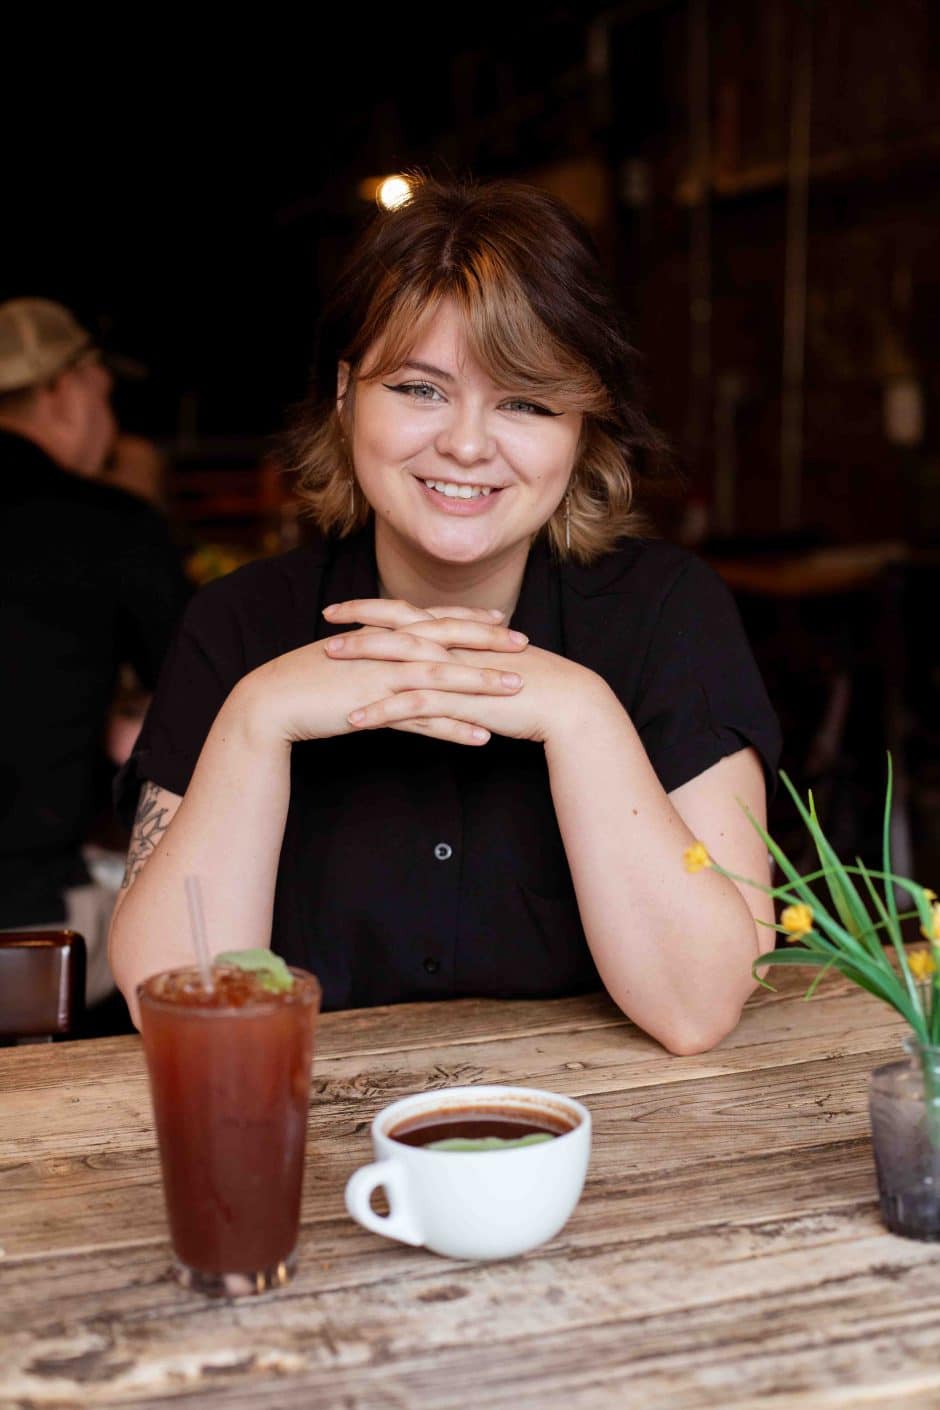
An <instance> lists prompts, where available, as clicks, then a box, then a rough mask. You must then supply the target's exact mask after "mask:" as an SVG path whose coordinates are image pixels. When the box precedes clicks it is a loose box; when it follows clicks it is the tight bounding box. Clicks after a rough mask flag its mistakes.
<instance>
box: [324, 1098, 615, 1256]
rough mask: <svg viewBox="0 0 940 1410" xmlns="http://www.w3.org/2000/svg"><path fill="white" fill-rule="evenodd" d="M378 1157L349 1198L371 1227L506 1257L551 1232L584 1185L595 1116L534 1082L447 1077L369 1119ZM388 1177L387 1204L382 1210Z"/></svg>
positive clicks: (462, 1252)
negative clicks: (376, 1196)
mask: <svg viewBox="0 0 940 1410" xmlns="http://www.w3.org/2000/svg"><path fill="white" fill-rule="evenodd" d="M372 1145H373V1148H374V1150H375V1156H376V1159H375V1161H374V1163H373V1164H371V1165H365V1166H363V1167H362V1169H361V1170H357V1171H356V1172H355V1174H353V1175H352V1176H351V1177H350V1180H349V1183H348V1184H347V1186H346V1208H347V1209H348V1210H349V1213H350V1214H351V1215H352V1216H353V1218H354V1219H357V1220H358V1221H359V1223H360V1224H364V1225H365V1227H366V1228H367V1229H371V1230H372V1231H373V1232H374V1233H377V1234H384V1235H385V1236H386V1237H387V1238H391V1239H400V1240H401V1241H402V1242H403V1243H408V1244H421V1245H424V1246H425V1247H426V1248H429V1249H432V1250H433V1251H434V1252H435V1253H442V1254H446V1255H447V1256H449V1257H451V1258H508V1257H510V1256H511V1255H513V1254H517V1253H524V1252H525V1251H526V1250H527V1249H530V1248H535V1247H536V1245H537V1244H540V1243H544V1242H545V1240H546V1239H550V1238H553V1237H554V1236H555V1235H556V1234H557V1233H558V1232H559V1231H560V1230H561V1229H562V1228H563V1226H564V1224H565V1223H566V1221H567V1220H568V1218H569V1217H570V1215H571V1212H572V1210H573V1209H574V1207H575V1205H576V1204H577V1202H578V1200H579V1198H580V1196H581V1190H582V1188H583V1186H584V1177H585V1174H586V1172H587V1165H588V1157H589V1155H590V1150H591V1116H590V1112H588V1110H587V1108H586V1107H584V1106H582V1105H581V1103H580V1102H576V1101H574V1100H573V1099H572V1098H571V1097H564V1096H559V1095H558V1093H556V1092H542V1091H538V1090H536V1089H534V1088H531V1087H450V1088H444V1089H443V1090H441V1091H437V1092H426V1093H422V1094H421V1095H420V1096H414V1097H405V1098H404V1099H403V1100H402V1101H398V1102H393V1103H392V1105H391V1106H387V1107H385V1109H384V1110H383V1111H380V1112H379V1114H378V1116H377V1117H376V1118H375V1120H374V1121H373V1123H372ZM380 1186H381V1187H383V1188H384V1189H385V1192H386V1194H387V1196H388V1201H389V1206H390V1213H389V1214H388V1215H386V1216H383V1215H379V1214H376V1213H375V1211H374V1210H373V1209H372V1206H371V1204H370V1199H371V1196H372V1193H373V1192H374V1191H375V1190H376V1189H377V1188H378V1187H380Z"/></svg>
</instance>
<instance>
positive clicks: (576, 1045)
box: [0, 986, 904, 1166]
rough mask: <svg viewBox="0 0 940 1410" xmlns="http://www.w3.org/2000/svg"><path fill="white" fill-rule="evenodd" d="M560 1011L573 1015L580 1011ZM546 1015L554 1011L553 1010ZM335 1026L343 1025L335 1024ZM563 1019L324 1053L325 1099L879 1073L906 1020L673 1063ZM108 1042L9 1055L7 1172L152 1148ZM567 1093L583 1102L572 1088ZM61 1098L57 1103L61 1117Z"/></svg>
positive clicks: (131, 1077)
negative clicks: (501, 1031)
mask: <svg viewBox="0 0 940 1410" xmlns="http://www.w3.org/2000/svg"><path fill="white" fill-rule="evenodd" d="M561 1002H562V1003H564V1004H565V1005H566V1006H567V1005H569V1004H570V1003H571V1002H573V1001H568V1000H563V1001H561ZM578 1002H581V1001H578ZM820 1005H822V1006H823V1007H822V1008H820V1007H819V1006H820ZM423 1007H426V1008H439V1007H440V1005H424V1006H423ZM509 1007H513V1006H512V1005H510V1006H509ZM539 1007H540V1008H541V1009H542V1010H543V1011H544V1009H545V1008H546V1007H547V1006H545V1005H541V1006H539ZM398 1012H399V1015H400V1012H401V1011H400V1010H399V1011H398ZM589 1013H590V1010H588V1011H587V1014H589ZM823 1014H825V1021H822V1015H823ZM355 1016H356V1017H358V1015H355ZM331 1017H334V1015H326V1018H327V1019H329V1018H331ZM562 1021H563V1023H564V1024H565V1026H564V1027H563V1028H562V1030H561V1031H560V1032H558V1031H555V1030H553V1029H552V1028H551V1027H550V1026H548V1024H547V1021H546V1023H545V1026H544V1027H543V1028H542V1029H541V1030H540V1029H539V1028H538V1027H537V1028H536V1031H535V1032H534V1033H531V1034H526V1035H524V1036H523V1037H520V1038H517V1039H514V1040H512V1041H511V1042H497V1041H496V1040H493V1039H488V1038H484V1039H482V1040H481V1039H480V1038H479V1036H478V1034H477V1033H473V1034H471V1035H470V1036H468V1038H467V1039H466V1040H465V1041H464V1042H463V1043H462V1044H461V1045H459V1055H458V1053H457V1052H455V1049H456V1048H457V1045H456V1044H455V1043H453V1042H451V1041H448V1042H447V1043H445V1044H441V1045H439V1046H436V1047H435V1046H428V1045H421V1046H418V1045H415V1044H409V1045H408V1046H404V1047H401V1048H398V1049H392V1048H390V1049H388V1050H387V1051H385V1052H383V1053H382V1054H379V1055H376V1054H374V1053H373V1054H367V1053H359V1052H356V1053H353V1054H352V1055H349V1054H346V1053H343V1054H336V1053H332V1052H330V1051H329V1050H328V1048H327V1050H324V1045H318V1048H317V1053H316V1056H315V1058H314V1096H315V1097H316V1096H317V1095H320V1096H323V1097H329V1098H330V1099H331V1100H332V1099H335V1098H337V1097H340V1096H346V1097H353V1096H361V1097H370V1098H375V1099H376V1110H378V1108H379V1107H380V1106H381V1105H383V1104H384V1103H385V1102H387V1101H392V1100H394V1099H395V1098H396V1097H398V1096H403V1095H405V1094H406V1093H407V1092H409V1091H412V1090H414V1091H424V1090H429V1089H431V1088H436V1087H442V1086H448V1085H458V1084H472V1083H478V1082H481V1081H491V1082H505V1083H509V1084H513V1083H519V1084H523V1085H531V1086H543V1087H550V1086H551V1084H552V1083H553V1082H554V1083H557V1082H563V1081H567V1078H566V1077H565V1074H566V1073H568V1072H578V1071H585V1072H587V1073H592V1072H593V1073H594V1080H593V1081H592V1083H591V1085H592V1086H596V1085H598V1084H600V1085H603V1079H602V1078H601V1076H600V1069H605V1070H607V1069H609V1070H610V1072H611V1074H612V1077H611V1081H612V1083H613V1084H614V1085H616V1086H621V1085H622V1086H631V1087H632V1086H639V1085H642V1084H644V1083H650V1084H655V1085H662V1084H668V1083H670V1082H687V1081H689V1080H691V1079H693V1078H696V1077H697V1078H706V1077H711V1076H714V1075H717V1074H720V1073H722V1072H731V1071H740V1070H747V1071H757V1070H763V1069H765V1068H771V1069H772V1068H777V1067H780V1066H783V1065H786V1064H789V1063H794V1062H803V1061H805V1060H806V1059H807V1058H811V1057H814V1056H818V1057H827V1058H828V1057H835V1056H839V1055H841V1054H843V1053H861V1052H864V1053H870V1054H871V1055H872V1059H873V1061H872V1065H874V1064H875V1062H876V1061H879V1060H885V1059H886V1058H887V1057H890V1056H892V1055H893V1054H894V1053H895V1052H897V1053H898V1055H900V1048H899V1041H900V1036H901V1034H902V1033H903V1032H904V1025H903V1023H902V1021H901V1020H900V1019H899V1018H898V1016H897V1015H895V1014H894V1013H893V1012H891V1011H890V1010H888V1009H887V1008H886V1007H885V1006H884V1005H879V1004H877V1003H875V1002H874V1001H872V1000H871V999H870V998H869V996H868V995H865V994H861V993H860V992H859V991H858V990H853V989H851V987H849V986H846V988H844V989H842V990H841V991H839V992H833V993H832V994H829V995H827V996H826V998H825V999H814V1000H813V1001H812V1003H810V1004H803V1003H795V1004H794V1003H789V1004H786V1005H784V1004H774V1003H773V1002H770V1003H764V1004H763V1005H761V1007H760V1008H759V1009H749V1010H747V1011H746V1012H745V1016H744V1018H743V1019H742V1022H741V1024H740V1025H739V1028H738V1030H737V1031H736V1032H735V1033H734V1034H732V1035H730V1037H729V1038H728V1039H727V1040H726V1042H725V1043H724V1044H722V1045H721V1046H720V1047H719V1048H716V1049H713V1050H712V1051H711V1052H709V1053H704V1054H698V1055H695V1056H693V1057H685V1058H671V1057H669V1056H668V1055H666V1054H664V1053H663V1051H662V1049H661V1048H659V1046H658V1045H657V1044H656V1043H654V1042H653V1040H652V1039H650V1038H648V1037H647V1036H646V1035H645V1034H642V1033H640V1032H639V1031H638V1030H637V1029H635V1028H634V1027H633V1026H632V1025H630V1024H628V1023H627V1022H626V1020H623V1021H622V1022H620V1023H613V1024H610V1025H604V1026H600V1027H581V1028H576V1029H573V1028H571V1027H569V1026H568V1025H569V1024H571V1023H573V1022H576V1021H577V1020H576V1019H575V1016H574V1013H573V1011H572V1010H571V1009H570V1008H568V1009H567V1010H566V1014H565V1016H564V1018H563V1020H562ZM397 1022H398V1026H399V1028H402V1027H404V1025H403V1024H402V1021H401V1018H400V1017H399V1018H398V1020H397ZM452 1036H453V1033H452V1034H451V1037H452ZM105 1042H106V1044H107V1046H106V1048H105V1049H104V1051H103V1052H102V1054H101V1057H100V1058H99V1059H98V1060H97V1061H96V1060H95V1058H96V1055H95V1053H94V1051H89V1049H91V1050H93V1049H94V1048H95V1046H96V1045H95V1044H89V1043H70V1044H63V1045H61V1046H58V1047H45V1048H43V1050H42V1056H41V1057H39V1058H38V1059H36V1058H33V1057H32V1054H33V1053H34V1051H35V1050H34V1049H31V1048H26V1049H21V1050H13V1051H14V1058H13V1060H12V1062H11V1059H10V1056H9V1053H10V1051H11V1050H8V1051H7V1053H0V1073H2V1066H3V1065H4V1064H5V1066H6V1070H7V1074H10V1073H11V1072H12V1073H13V1074H16V1072H17V1067H16V1062H17V1059H19V1058H20V1056H21V1055H22V1057H23V1058H24V1068H25V1071H24V1073H23V1074H22V1075H21V1077H20V1080H19V1081H18V1082H17V1084H16V1085H15V1086H14V1085H13V1083H12V1082H10V1084H9V1085H8V1087H7V1088H6V1090H3V1089H2V1088H0V1090H3V1095H2V1098H0V1166H2V1164H3V1163H4V1162H6V1161H8V1160H19V1159H21V1158H22V1154H23V1152H24V1149H29V1150H30V1153H31V1154H35V1155H50V1156H55V1155H66V1154H69V1153H71V1152H73V1151H75V1150H81V1151H82V1152H83V1153H85V1152H88V1151H89V1150H94V1149H96V1148H97V1149H107V1150H108V1151H114V1150H122V1149H123V1150H133V1149H137V1148H139V1147H140V1146H147V1145H149V1144H152V1139H151V1137H149V1136H148V1134H147V1133H148V1132H149V1131H150V1128H151V1117H150V1106H149V1096H148V1093H147V1085H146V1075H145V1069H144V1062H143V1053H142V1050H141V1047H140V1041H139V1039H137V1038H120V1039H109V1040H105ZM393 1058H394V1059H395V1061H394V1062H392V1061H391V1059H393ZM102 1059H103V1061H102ZM66 1074H67V1076H66ZM64 1078H65V1079H66V1080H65V1081H64V1080H63V1079H64ZM559 1090H570V1091H571V1094H572V1095H577V1091H575V1090H574V1089H571V1088H567V1087H559ZM582 1090H587V1088H582ZM44 1094H46V1095H44ZM53 1094H54V1095H53ZM50 1099H51V1100H54V1102H55V1104H56V1107H55V1116H54V1118H53V1119H50V1107H49V1100H50ZM373 1114H374V1113H373ZM115 1118H117V1119H115ZM89 1142H90V1144H89Z"/></svg>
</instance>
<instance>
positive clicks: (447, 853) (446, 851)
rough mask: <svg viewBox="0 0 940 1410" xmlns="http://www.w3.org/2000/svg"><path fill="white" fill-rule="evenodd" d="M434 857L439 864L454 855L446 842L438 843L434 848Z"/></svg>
mask: <svg viewBox="0 0 940 1410" xmlns="http://www.w3.org/2000/svg"><path fill="white" fill-rule="evenodd" d="M434 855H435V857H436V858H437V860H438V861H439V862H446V861H447V860H448V858H450V857H452V856H453V855H454V849H453V847H451V845H450V843H448V842H439V843H438V844H437V846H436V847H435V848H434Z"/></svg>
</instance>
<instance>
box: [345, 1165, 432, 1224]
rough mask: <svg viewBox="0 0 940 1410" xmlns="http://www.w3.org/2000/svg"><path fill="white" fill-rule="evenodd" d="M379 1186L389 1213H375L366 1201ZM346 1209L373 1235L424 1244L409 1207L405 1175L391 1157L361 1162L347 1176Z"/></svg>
mask: <svg viewBox="0 0 940 1410" xmlns="http://www.w3.org/2000/svg"><path fill="white" fill-rule="evenodd" d="M380 1185H383V1186H384V1187H385V1192H386V1194H387V1195H388V1202H389V1205H390V1212H389V1213H388V1214H376V1212H375V1210H374V1209H373V1208H372V1206H371V1205H370V1203H369V1199H370V1196H371V1195H372V1192H373V1190H377V1189H378V1187H379V1186H380ZM346 1208H347V1209H348V1210H349V1213H350V1214H351V1215H352V1217H353V1218H354V1219H356V1220H358V1222H359V1223H360V1224H362V1225H363V1227H364V1228H366V1229H371V1230H372V1232H373V1234H381V1235H382V1236H383V1237H384V1238H386V1239H399V1240H400V1241H401V1242H402V1243H405V1244H415V1245H420V1244H423V1243H424V1238H423V1236H422V1233H421V1230H420V1229H419V1227H418V1223H417V1220H416V1219H415V1217H414V1215H413V1214H412V1212H411V1210H410V1208H409V1207H408V1177H407V1175H406V1174H405V1171H404V1170H403V1169H402V1167H401V1165H399V1164H398V1162H397V1161H394V1160H377V1161H374V1162H373V1164H372V1165H363V1166H362V1167H361V1168H360V1169H359V1170H355V1171H354V1172H353V1173H352V1175H350V1177H349V1180H348V1181H347V1184H346Z"/></svg>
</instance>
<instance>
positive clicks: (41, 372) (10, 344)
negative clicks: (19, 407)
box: [0, 299, 146, 394]
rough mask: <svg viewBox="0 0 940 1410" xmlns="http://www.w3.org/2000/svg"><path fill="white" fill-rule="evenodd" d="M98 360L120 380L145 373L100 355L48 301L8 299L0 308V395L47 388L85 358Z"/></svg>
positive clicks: (74, 323) (89, 339)
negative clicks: (106, 365)
mask: <svg viewBox="0 0 940 1410" xmlns="http://www.w3.org/2000/svg"><path fill="white" fill-rule="evenodd" d="M93 356H98V357H100V358H101V359H102V360H103V361H104V362H106V363H107V364H108V366H109V367H110V368H111V370H112V371H114V372H117V373H118V374H119V375H123V376H131V377H134V376H138V377H139V376H144V375H145V373H146V369H145V368H142V367H141V366H140V365H139V364H138V363H134V362H131V361H130V360H129V359H126V358H118V357H115V356H113V355H111V354H106V353H104V352H103V351H102V349H101V348H100V347H99V346H98V344H97V342H96V340H95V339H94V338H93V337H92V335H91V333H89V331H88V329H87V328H83V327H82V325H81V324H80V323H79V322H78V320H77V319H76V318H75V316H74V315H73V314H72V313H70V312H69V310H68V309H67V308H65V306H64V305H63V304H57V303H54V302H53V301H52V300H51V299H9V300H8V301H7V302H6V303H3V304H0V394H2V393H3V392H19V391H26V390H27V388H29V387H38V386H41V385H42V384H43V383H44V382H51V381H52V379H53V378H54V377H57V376H58V375H59V373H61V372H64V371H65V370H66V368H67V367H71V366H74V365H75V364H76V363H78V362H81V361H82V360H83V359H84V358H85V357H93Z"/></svg>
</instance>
